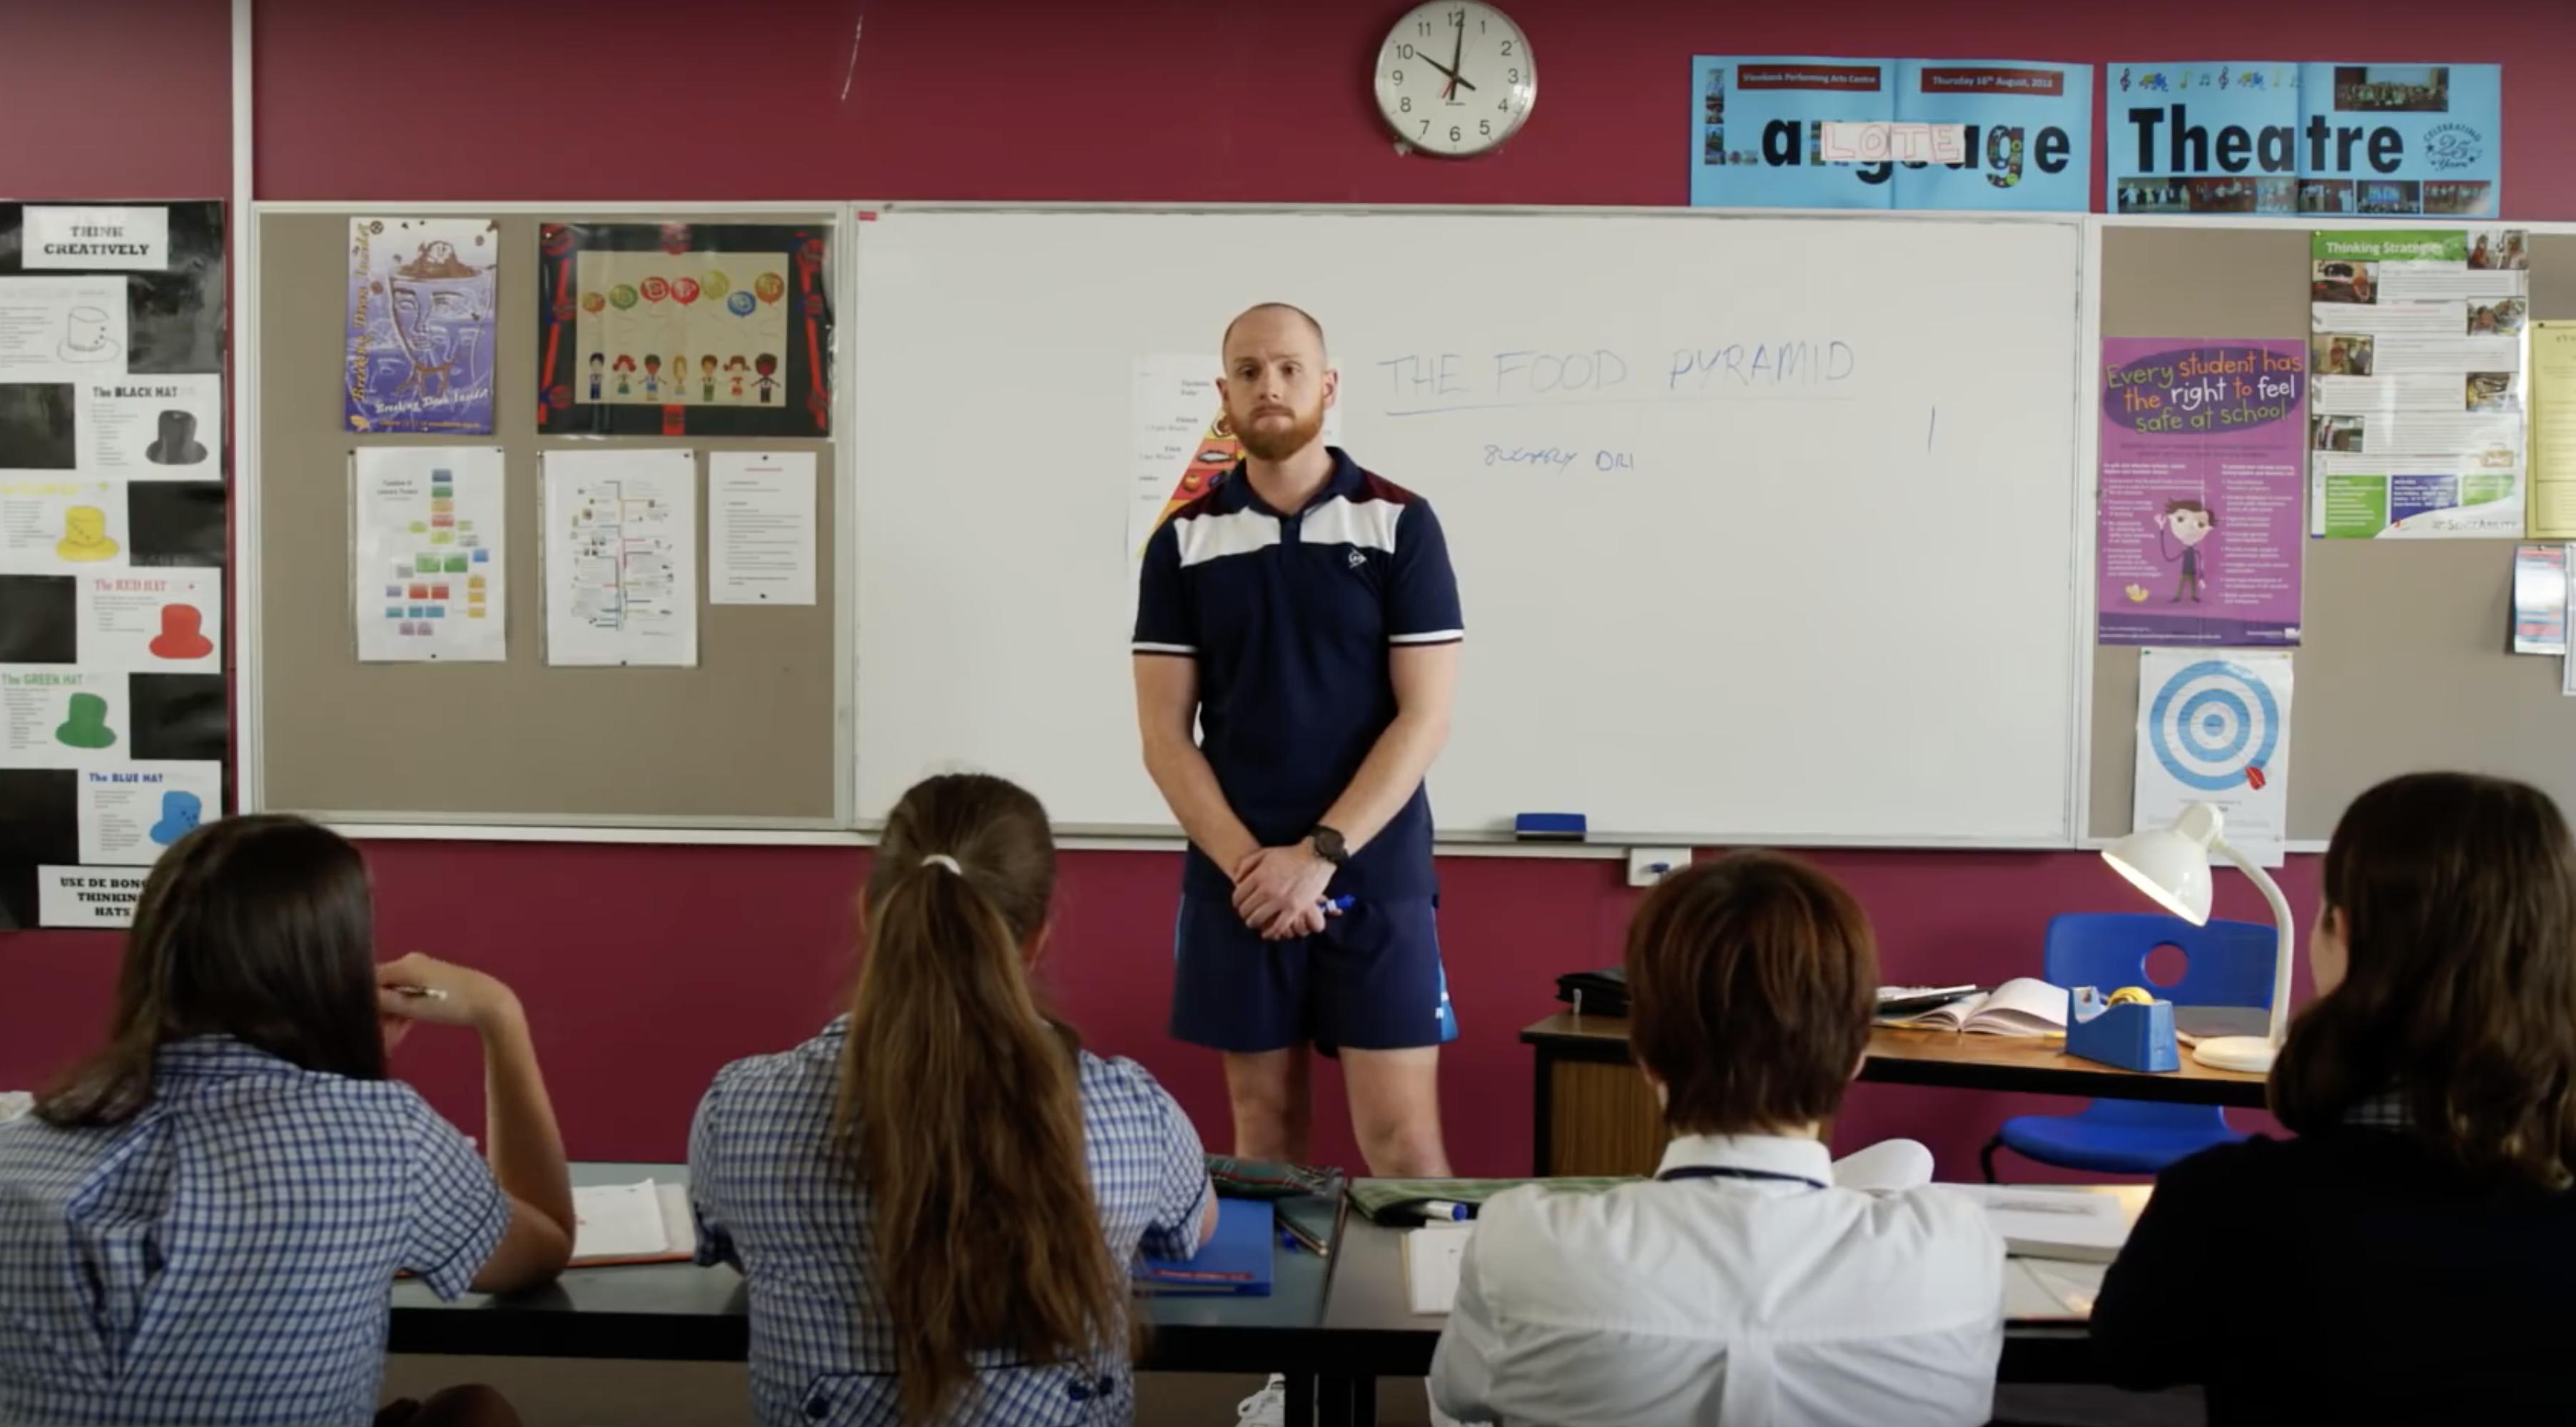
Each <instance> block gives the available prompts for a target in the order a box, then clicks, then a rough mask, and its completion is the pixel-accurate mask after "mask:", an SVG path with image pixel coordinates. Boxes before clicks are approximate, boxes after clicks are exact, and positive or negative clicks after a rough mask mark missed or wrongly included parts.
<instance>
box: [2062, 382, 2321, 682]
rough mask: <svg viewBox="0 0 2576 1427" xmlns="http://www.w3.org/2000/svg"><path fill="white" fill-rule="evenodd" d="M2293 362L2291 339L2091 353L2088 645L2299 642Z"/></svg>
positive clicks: (2297, 402)
mask: <svg viewBox="0 0 2576 1427" xmlns="http://www.w3.org/2000/svg"><path fill="white" fill-rule="evenodd" d="M2307 359H2308V353H2307V349H2306V347H2305V346H2304V344H2302V343H2299V342H2296V341H2194V340H2188V339H2182V338H2174V339H2165V338H2152V337H2115V338H2111V339H2108V340H2106V341H2105V342H2104V343H2103V344H2102V442H2101V448H2102V449H2101V460H2102V480H2101V487H2100V495H2099V497H2098V501H2099V506H2098V513H2099V518H2100V534H2099V537H2098V539H2097V540H2096V542H2095V543H2096V545H2097V547H2098V552H2097V555H2096V558H2097V560H2098V562H2099V568H2098V571H2097V589H2096V591H2095V601H2096V619H2097V627H2096V637H2097V638H2098V639H2099V640H2100V642H2102V643H2104V644H2166V645H2218V644H2229V645H2291V644H2296V643H2298V642H2299V589H2300V582H2299V561H2300V553H2301V552H2300V546H2301V544H2302V541H2301V539H2300V530H2299V501H2300V496H2301V489H2302V485H2303V482H2304V476H2305V472H2304V470H2303V466H2304V461H2303V457H2304V454H2305V451H2306V442H2305V441H2304V440H2303V436H2304V434H2305V430H2306V428H2305V425H2304V423H2303V421H2302V419H2301V417H2302V403H2303V400H2304V398H2305V396H2306V394H2307V366H2308V360H2307Z"/></svg>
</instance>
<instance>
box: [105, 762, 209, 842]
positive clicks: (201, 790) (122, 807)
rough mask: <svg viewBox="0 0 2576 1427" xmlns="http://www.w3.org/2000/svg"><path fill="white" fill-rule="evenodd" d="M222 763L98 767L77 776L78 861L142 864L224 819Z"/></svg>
mask: <svg viewBox="0 0 2576 1427" xmlns="http://www.w3.org/2000/svg"><path fill="white" fill-rule="evenodd" d="M223 806H224V765H222V764H221V763H126V764H99V765H93V766H91V767H87V768H83V769H82V770H81V773H80V849H81V851H80V858H81V861H83V862H85V863H89V864H92V865H101V864H104V865H117V864H123V865H126V866H146V865H149V864H151V863H153V862H156V861H158V860H160V857H161V854H162V853H163V852H165V851H167V850H169V847H170V844H172V843H174V842H177V841H178V840H179V839H181V838H183V837H186V836H187V835H188V834H189V833H191V832H194V831H195V830H196V828H197V825H198V824H199V823H201V822H205V821H207V820H208V819H210V818H216V817H220V816H222V808H223Z"/></svg>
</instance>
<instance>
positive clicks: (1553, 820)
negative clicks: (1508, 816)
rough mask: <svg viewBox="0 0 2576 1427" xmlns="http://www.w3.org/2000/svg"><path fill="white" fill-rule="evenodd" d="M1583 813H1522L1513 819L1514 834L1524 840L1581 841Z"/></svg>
mask: <svg viewBox="0 0 2576 1427" xmlns="http://www.w3.org/2000/svg"><path fill="white" fill-rule="evenodd" d="M1583 833H1584V823H1583V814H1581V813H1522V814H1521V815H1520V816H1518V817H1516V818H1513V819H1512V836H1514V837H1516V838H1519V839H1520V840H1522V841H1523V842H1581V841H1582V840H1583Z"/></svg>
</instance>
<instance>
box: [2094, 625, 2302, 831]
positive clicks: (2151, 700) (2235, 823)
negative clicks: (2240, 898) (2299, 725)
mask: <svg viewBox="0 0 2576 1427" xmlns="http://www.w3.org/2000/svg"><path fill="white" fill-rule="evenodd" d="M2289 782H2290V653H2289V651H2288V650H2272V649H2228V650H2201V649H2146V650H2141V651H2139V655H2138V790H2137V805H2136V808H2135V811H2134V818H2135V821H2134V822H2133V823H2132V826H2135V827H2141V828H2146V827H2162V826H2164V825H2165V824H2167V823H2170V822H2172V821H2173V820H2174V818H2175V817H2177V816H2179V815H2180V814H2181V812H2182V810H2183V808H2184V807H2186V806H2187V805H2189V804H2192V803H2208V804H2211V805H2213V806H2215V807H2216V808H2217V809H2218V811H2219V813H2220V814H2221V815H2222V816H2223V817H2224V818H2225V819H2226V831H2225V833H2224V834H2223V835H2224V836H2225V837H2226V839H2227V840H2228V841H2229V842H2230V843H2232V844H2234V845H2235V847H2236V850H2237V851H2239V852H2242V853H2244V854H2245V855H2246V856H2247V857H2249V858H2251V859H2253V860H2254V861H2255V862H2257V863H2260V864H2261V865H2263V866H2265V867H2278V866H2280V865H2281V860H2282V855H2283V852H2284V850H2285V849H2284V846H2283V845H2284V843H2285V842H2286V841H2287V840H2288V836H2289V825H2290V817H2289V807H2290V802H2289Z"/></svg>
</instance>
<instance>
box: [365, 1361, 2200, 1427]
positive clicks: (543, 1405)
mask: <svg viewBox="0 0 2576 1427" xmlns="http://www.w3.org/2000/svg"><path fill="white" fill-rule="evenodd" d="M461 1382H481V1383H489V1384H490V1385H492V1386H493V1387H497V1388H499V1389H500V1390H501V1391H502V1392H503V1393H505V1394H507V1395H508V1396H509V1398H510V1401H511V1402H512V1403H513V1404H515V1405H516V1406H517V1407H518V1409H519V1415H520V1416H521V1417H523V1418H524V1419H526V1422H527V1427H625V1425H626V1424H635V1427H646V1424H649V1427H741V1424H743V1423H745V1422H747V1421H749V1420H750V1388H749V1386H748V1384H747V1383H746V1382H745V1380H744V1375H743V1369H742V1367H741V1366H740V1365H739V1364H729V1363H654V1362H620V1363H586V1362H568V1361H564V1360H561V1359H552V1358H448V1357H396V1358H394V1359H392V1360H391V1361H390V1363H389V1364H388V1365H387V1368H386V1372H385V1394H386V1396H388V1397H400V1396H409V1397H426V1396H428V1395H429V1394H430V1393H433V1392H435V1391H437V1390H438V1389H440V1388H442V1387H452V1386H454V1385H455V1384H457V1383H461ZM1260 1386H1261V1383H1260V1380H1259V1379H1257V1378H1237V1377H1227V1376H1223V1375H1219V1374H1203V1373H1147V1374H1145V1375H1143V1376H1141V1377H1139V1378H1138V1379H1137V1381H1136V1406H1137V1413H1136V1424H1137V1427H1234V1420H1235V1414H1234V1405H1235V1403H1237V1402H1238V1401H1241V1400H1242V1399H1243V1397H1244V1396H1245V1395H1246V1394H1248V1393H1250V1392H1252V1391H1253V1390H1254V1389H1256V1388H1258V1387H1260ZM1377 1411H1378V1419H1377V1420H1378V1423H1379V1427H1429V1423H1430V1420H1431V1419H1430V1410H1429V1405H1428V1404H1427V1403H1426V1402H1425V1401H1424V1399H1423V1394H1422V1384H1421V1383H1420V1382H1419V1381H1410V1382H1382V1383H1379V1384H1378V1408H1377ZM1995 1412H1996V1416H1995V1421H1996V1422H1997V1423H2003V1424H2012V1427H2199V1424H2200V1423H2201V1422H2202V1421H2203V1420H2204V1414H2203V1412H2202V1410H2201V1401H2200V1395H2199V1394H2198V1393H2196V1392H2173V1393H2163V1394H2159V1395H2155V1396H2140V1395H2137V1394H2132V1393H2123V1392H2118V1391H2114V1390H2112V1389H2109V1388H2088V1387H2019V1386H2007V1387H2005V1388H2003V1389H2002V1390H2001V1391H2000V1392H1998V1393H1997V1395H1996V1398H1995Z"/></svg>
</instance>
